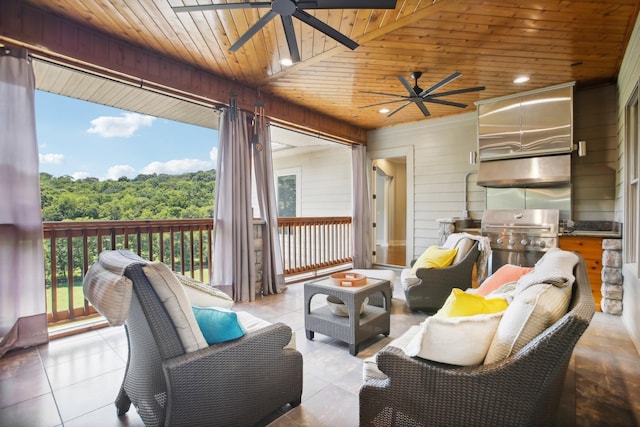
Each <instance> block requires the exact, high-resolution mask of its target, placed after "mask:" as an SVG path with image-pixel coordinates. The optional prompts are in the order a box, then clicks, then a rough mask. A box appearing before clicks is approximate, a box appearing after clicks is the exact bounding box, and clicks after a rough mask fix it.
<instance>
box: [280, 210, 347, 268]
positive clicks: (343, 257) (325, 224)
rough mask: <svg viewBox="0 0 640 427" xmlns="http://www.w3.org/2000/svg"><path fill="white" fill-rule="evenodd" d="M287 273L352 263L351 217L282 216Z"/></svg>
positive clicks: (283, 249)
mask: <svg viewBox="0 0 640 427" xmlns="http://www.w3.org/2000/svg"><path fill="white" fill-rule="evenodd" d="M278 234H279V235H280V245H281V250H282V260H283V262H284V274H285V276H292V275H299V274H302V273H308V272H314V271H318V270H322V269H327V268H330V267H335V266H339V265H343V264H347V263H350V262H351V259H352V258H351V254H352V245H351V217H348V216H345V217H317V218H278Z"/></svg>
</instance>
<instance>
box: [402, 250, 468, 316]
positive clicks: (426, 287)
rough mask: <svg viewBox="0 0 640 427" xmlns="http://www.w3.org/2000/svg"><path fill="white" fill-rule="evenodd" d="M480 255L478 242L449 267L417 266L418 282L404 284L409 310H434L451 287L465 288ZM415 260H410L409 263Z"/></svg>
mask: <svg viewBox="0 0 640 427" xmlns="http://www.w3.org/2000/svg"><path fill="white" fill-rule="evenodd" d="M479 255H480V251H479V249H478V242H477V241H476V242H474V244H473V246H472V247H471V249H469V251H468V252H467V254H466V256H465V257H464V258H463V259H462V260H460V261H459V262H457V263H456V264H453V265H451V266H449V267H444V268H419V269H418V270H417V271H416V276H418V278H419V279H420V283H418V284H415V285H410V286H404V295H405V299H406V300H407V305H408V306H409V308H410V309H411V310H424V311H426V312H435V311H437V310H438V309H440V307H442V305H443V304H444V302H445V300H446V299H447V297H448V296H449V294H451V289H453V288H460V289H467V288H470V287H471V284H472V281H473V266H474V265H475V263H476V260H477V259H478V256H479ZM414 263H415V260H414V261H412V262H411V265H412V266H413V264H414Z"/></svg>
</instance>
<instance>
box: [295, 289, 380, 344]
mask: <svg viewBox="0 0 640 427" xmlns="http://www.w3.org/2000/svg"><path fill="white" fill-rule="evenodd" d="M376 293H380V294H382V296H383V304H382V307H376V306H373V305H366V306H365V309H364V311H363V313H362V314H360V307H361V306H362V303H363V302H364V300H365V298H366V297H367V296H369V295H373V294H376ZM316 294H323V295H332V296H334V297H336V298H339V299H340V300H341V301H342V302H344V304H345V308H346V309H347V310H348V311H349V317H345V316H338V315H335V314H333V313H332V312H331V310H330V309H329V307H328V306H321V307H318V308H314V309H313V310H311V300H312V298H313V296H314V295H316ZM390 310H391V283H389V281H388V280H380V279H373V278H367V283H366V284H365V285H362V286H356V287H342V286H338V285H337V284H336V283H335V282H334V281H333V279H331V278H324V279H318V280H314V281H312V282H308V283H305V284H304V327H305V330H306V335H307V339H310V340H312V339H313V336H314V333H315V332H318V333H320V334H323V335H327V336H330V337H332V338H336V339H339V340H340V341H344V342H346V343H348V344H349V353H351V354H352V355H354V356H355V355H356V354H358V349H359V346H360V344H361V343H362V342H363V341H365V340H367V339H369V338H371V337H374V336H376V335H378V334H384V335H385V336H388V335H389V331H390V319H391V318H390Z"/></svg>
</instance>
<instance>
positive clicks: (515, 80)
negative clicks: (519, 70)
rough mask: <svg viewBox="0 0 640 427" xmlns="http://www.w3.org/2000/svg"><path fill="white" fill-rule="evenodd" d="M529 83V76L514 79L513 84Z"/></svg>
mask: <svg viewBox="0 0 640 427" xmlns="http://www.w3.org/2000/svg"><path fill="white" fill-rule="evenodd" d="M528 81H529V76H520V77H516V78H515V79H514V80H513V82H514V83H515V84H521V83H526V82H528Z"/></svg>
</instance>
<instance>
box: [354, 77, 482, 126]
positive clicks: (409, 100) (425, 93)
mask: <svg viewBox="0 0 640 427" xmlns="http://www.w3.org/2000/svg"><path fill="white" fill-rule="evenodd" d="M461 75H462V74H461V73H459V72H457V71H456V72H455V73H453V74H451V75H449V76H448V77H445V78H444V79H442V80H440V81H439V82H438V83H436V84H434V85H433V86H431V87H429V88H428V89H422V88H421V87H420V86H419V85H418V79H419V78H420V77H421V76H422V72H421V71H414V72H413V73H411V78H412V79H413V81H414V86H413V87H412V86H411V84H410V83H409V82H408V81H407V79H406V78H404V76H397V77H398V80H400V83H402V86H404V88H405V89H406V90H407V92H408V93H409V95H408V96H407V95H396V94H394V93H385V92H374V91H370V90H361V91H360V92H361V93H370V94H374V95H382V96H391V97H394V98H397V99H394V100H393V101H384V102H378V103H375V104H369V105H365V106H362V107H360V108H368V107H374V106H378V105H385V104H393V103H396V102H402V103H403V104H402V105H401V106H399V107H398V108H396V109H395V110H393V111H391V112H390V113H389V114H388V115H387V117H391V116H393V115H394V114H396V113H397V112H398V111H400V110H402V109H403V108H404V107H406V106H407V105H409V104H416V105H417V106H418V108H419V109H420V111H422V114H423V115H424V116H425V117H429V116H430V115H431V112H429V109H428V108H427V106H426V105H425V104H424V103H425V102H430V103H433V104H440V105H447V106H450V107H458V108H466V107H467V104H462V103H459V102H453V101H447V100H444V99H439V98H442V97H445V96H451V95H458V94H461V93H467V92H477V91H480V90H484V89H485V87H484V86H476V87H469V88H465V89H457V90H450V91H447V92H439V93H436V90H438V89H440V88H441V87H443V86H444V85H446V84H448V83H451V82H452V81H454V80H455V79H457V78H458V77H460V76H461Z"/></svg>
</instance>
